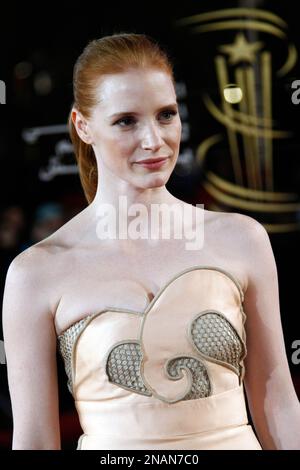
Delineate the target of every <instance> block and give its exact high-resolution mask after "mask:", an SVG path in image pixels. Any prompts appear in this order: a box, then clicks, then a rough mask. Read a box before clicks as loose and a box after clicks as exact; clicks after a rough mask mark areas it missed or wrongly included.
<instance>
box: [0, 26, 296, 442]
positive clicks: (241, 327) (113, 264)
mask: <svg viewBox="0 0 300 470" xmlns="http://www.w3.org/2000/svg"><path fill="white" fill-rule="evenodd" d="M74 98H75V100H74V105H73V107H72V110H71V113H70V120H69V122H70V126H71V137H72V141H73V144H74V147H75V153H76V158H77V161H78V165H79V171H80V178H81V182H82V185H83V189H84V192H85V195H86V198H87V201H88V203H89V205H88V207H87V208H86V209H85V210H83V211H82V212H81V213H79V214H78V215H77V216H76V217H74V218H73V219H72V220H70V221H69V222H68V223H66V224H65V225H64V226H63V227H61V228H60V229H59V230H57V231H56V232H55V233H54V234H53V235H51V236H49V237H47V238H46V239H44V240H42V241H41V242H39V243H37V244H35V245H34V246H32V247H30V248H29V249H27V250H25V251H24V252H22V253H21V254H20V255H19V256H17V257H16V258H15V259H14V260H13V262H12V263H11V265H10V267H9V270H8V273H7V279H6V285H5V294H4V304H3V313H4V319H3V326H4V335H5V336H4V338H5V347H6V355H7V364H8V376H9V387H10V393H11V399H12V407H13V418H14V434H13V449H60V433H59V411H58V394H57V370H56V355H55V352H56V344H57V337H58V345H59V349H60V352H61V354H62V355H63V357H64V360H65V367H66V372H67V374H68V386H69V389H70V391H71V393H72V394H73V396H74V400H75V404H76V408H77V411H78V414H79V418H80V422H81V425H82V428H83V434H82V436H81V437H80V439H79V442H78V447H77V448H78V449H83V450H84V449H261V448H263V449H295V448H296V449H300V433H299V430H300V409H299V403H298V400H297V397H296V394H295V390H294V388H293V384H292V381H291V377H290V373H289V366H288V362H287V358H286V355H285V347H284V341H283V335H282V329H281V322H280V311H279V297H278V281H277V272H276V265H275V262H274V257H273V253H272V249H271V246H270V242H269V238H268V235H267V233H266V231H265V229H264V228H263V226H262V225H260V224H259V223H258V222H256V221H255V220H254V219H252V218H250V217H247V216H244V215H241V214H230V213H221V212H211V211H207V210H204V209H203V208H202V207H198V206H197V207H194V206H191V205H189V204H186V203H184V202H183V201H180V200H178V199H177V198H175V197H174V196H173V195H172V194H170V192H169V191H168V190H167V189H166V186H165V185H166V183H167V181H168V179H169V177H170V175H171V173H172V171H173V169H174V167H175V164H176V160H177V157H178V152H179V145H180V136H181V122H180V117H179V114H178V106H177V101H176V94H175V88H174V77H173V72H172V66H171V64H170V61H169V59H168V57H167V54H166V53H165V52H164V51H163V50H162V49H161V48H159V47H158V45H157V44H156V43H155V42H154V41H153V40H151V39H150V38H148V37H146V36H145V35H139V34H118V35H112V36H109V37H104V38H102V39H99V40H95V41H92V42H91V43H89V44H88V45H87V47H86V48H85V50H84V51H83V53H82V55H81V56H80V57H79V59H78V61H77V63H76V65H75V69H74ZM150 159H151V161H152V160H157V161H156V162H154V164H153V163H152V164H151V161H149V160H150ZM145 160H146V161H148V162H145ZM122 197H123V198H125V201H126V204H127V206H126V208H124V205H122V204H120V200H121V198H122ZM135 204H139V205H138V206H134V205H135ZM157 205H159V207H160V208H164V210H168V209H170V208H171V207H175V209H174V214H175V216H176V217H177V216H178V217H179V216H180V214H181V213H182V211H183V210H184V209H192V210H191V212H190V217H188V218H184V221H183V228H184V229H188V230H189V231H191V230H192V229H196V232H197V231H201V230H204V243H203V246H200V247H198V248H197V249H187V246H186V240H185V239H184V238H178V237H177V238H176V237H174V236H173V237H172V235H174V232H175V223H173V224H170V227H169V228H170V229H171V230H170V233H171V236H170V237H169V238H167V239H166V238H163V237H162V233H163V231H164V229H165V226H164V225H163V224H160V223H159V222H156V223H154V229H155V230H156V231H157V232H156V233H157V234H158V235H159V236H158V237H157V238H156V239H155V238H151V237H149V236H148V237H147V236H146V237H140V238H138V237H137V236H136V233H137V231H136V232H135V236H130V235H131V234H132V233H133V232H134V230H133V228H132V227H131V233H129V232H130V231H127V232H126V236H124V237H123V236H120V231H119V232H118V233H117V237H114V231H113V230H114V228H113V227H112V226H113V221H112V220H113V218H111V219H109V220H110V222H109V223H108V229H109V230H108V232H109V236H107V237H105V233H104V232H105V231H104V230H103V226H102V218H101V217H102V216H103V214H104V213H105V211H107V210H108V209H111V208H113V209H114V210H115V213H116V215H117V217H118V219H119V220H120V219H121V218H123V220H124V219H125V220H127V221H128V217H127V210H128V212H130V208H133V207H135V208H136V207H139V208H142V210H141V215H140V217H139V223H140V224H141V225H142V226H143V227H144V228H143V231H144V232H143V233H144V234H145V233H146V232H147V230H146V229H147V221H148V218H149V214H152V212H153V208H154V207H156V206H157ZM131 215H134V212H133V211H132V212H131ZM100 216H101V217H100ZM178 220H179V219H178ZM199 221H200V222H199ZM135 228H136V227H135ZM128 233H129V236H128ZM245 372H246V373H245ZM243 384H245V389H246V393H247V399H248V402H249V407H250V411H251V415H252V419H253V422H254V425H255V431H256V435H257V437H256V436H255V434H254V431H253V429H252V427H251V426H250V425H249V424H248V419H247V413H246V407H245V395H244V388H243Z"/></svg>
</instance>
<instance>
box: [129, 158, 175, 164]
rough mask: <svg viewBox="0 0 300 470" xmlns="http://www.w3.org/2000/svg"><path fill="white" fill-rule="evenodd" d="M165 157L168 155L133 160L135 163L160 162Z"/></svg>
mask: <svg viewBox="0 0 300 470" xmlns="http://www.w3.org/2000/svg"><path fill="white" fill-rule="evenodd" d="M167 158H169V157H157V158H148V159H147V160H140V161H138V162H135V163H158V162H162V161H164V160H167Z"/></svg>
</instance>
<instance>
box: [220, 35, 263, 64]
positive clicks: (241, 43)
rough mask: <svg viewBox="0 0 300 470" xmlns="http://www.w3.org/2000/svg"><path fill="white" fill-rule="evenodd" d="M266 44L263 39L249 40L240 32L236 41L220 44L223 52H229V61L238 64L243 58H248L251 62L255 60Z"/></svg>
mask: <svg viewBox="0 0 300 470" xmlns="http://www.w3.org/2000/svg"><path fill="white" fill-rule="evenodd" d="M263 46H264V43H263V42H261V41H257V42H252V43H250V42H248V41H247V39H246V38H245V36H244V34H243V33H238V34H237V35H236V37H235V41H234V43H232V44H225V45H224V46H220V47H219V49H220V51H221V52H224V53H225V54H228V55H229V56H230V57H229V63H230V64H237V63H238V62H240V61H242V60H246V61H248V62H250V63H253V62H255V58H256V57H255V56H256V53H257V52H258V51H259V50H260V49H261V48H262V47H263Z"/></svg>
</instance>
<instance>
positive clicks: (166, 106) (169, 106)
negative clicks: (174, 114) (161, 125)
mask: <svg viewBox="0 0 300 470" xmlns="http://www.w3.org/2000/svg"><path fill="white" fill-rule="evenodd" d="M166 108H176V109H177V110H178V104H177V103H170V104H166V105H165V106H161V107H160V108H159V109H158V110H157V111H158V112H160V111H163V110H164V109H166ZM126 114H135V115H137V114H139V113H136V112H135V111H120V112H118V113H114V114H111V115H110V116H108V119H111V118H114V117H117V116H123V115H126Z"/></svg>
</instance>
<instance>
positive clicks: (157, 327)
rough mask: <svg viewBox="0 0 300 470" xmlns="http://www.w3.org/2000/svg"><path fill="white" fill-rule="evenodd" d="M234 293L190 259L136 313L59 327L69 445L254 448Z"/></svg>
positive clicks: (222, 274)
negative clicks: (70, 404) (75, 438)
mask: <svg viewBox="0 0 300 470" xmlns="http://www.w3.org/2000/svg"><path fill="white" fill-rule="evenodd" d="M243 300H244V294H243V291H242V288H241V286H240V284H239V283H238V281H237V280H236V279H235V278H234V277H233V276H232V275H231V274H230V273H228V272H226V271H224V270H222V269H219V268H215V267H209V266H194V267H192V268H188V269H186V270H184V271H182V272H180V273H179V274H177V275H175V276H174V277H173V278H172V279H171V280H170V281H169V282H167V283H166V284H165V285H164V286H163V287H162V288H161V289H160V291H159V292H158V293H157V294H156V295H155V296H154V298H153V299H152V301H151V302H150V303H149V304H148V306H147V307H146V309H145V310H144V311H141V312H138V311H133V310H127V309H122V308H118V309H116V308H110V307H107V308H105V309H104V310H102V311H100V312H98V313H96V314H91V315H87V316H85V317H84V318H82V319H81V320H79V321H78V322H76V323H74V324H73V325H71V326H70V327H69V328H68V329H67V330H66V331H64V332H63V333H62V334H61V335H60V336H59V337H58V345H59V350H60V352H61V354H62V356H63V358H64V362H65V368H66V372H67V376H68V386H69V390H70V392H71V393H72V395H73V397H74V400H75V405H76V408H77V411H78V415H79V419H80V423H81V426H82V429H83V431H84V434H83V435H82V436H81V438H80V441H79V444H78V449H113V448H116V449H117V448H128V449H129V448H159V446H162V447H161V448H170V449H171V448H196V449H197V448H199V449H200V448H235V447H230V446H237V448H244V447H243V446H246V447H245V448H257V449H258V448H260V445H259V443H258V441H257V440H256V437H255V435H254V433H253V431H252V428H251V426H249V425H248V419H247V412H246V406H245V397H244V388H243V378H244V373H245V368H244V359H245V356H246V353H247V351H246V334H245V328H244V324H245V320H246V315H245V313H244V310H243ZM224 433H225V434H224ZM220 439H221V441H224V442H223V444H222V443H221V441H220ZM222 445H223V446H225V447H222ZM153 446H154V447H153ZM168 446H169V447H168ZM170 446H171V447H170ZM191 446H192V447H191ZM203 446H204V447H203ZM228 446H229V447H228ZM247 446H250V447H247ZM251 446H252V447H251ZM253 446H254V447H253Z"/></svg>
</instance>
